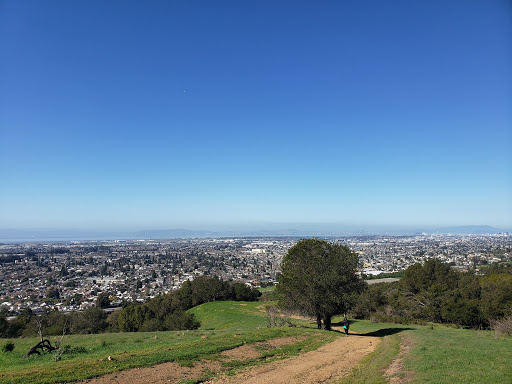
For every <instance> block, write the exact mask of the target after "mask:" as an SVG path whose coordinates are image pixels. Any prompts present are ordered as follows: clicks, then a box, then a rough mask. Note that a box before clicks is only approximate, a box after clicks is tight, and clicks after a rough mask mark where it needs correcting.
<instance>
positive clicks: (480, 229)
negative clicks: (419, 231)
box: [437, 225, 506, 235]
mask: <svg viewBox="0 0 512 384" xmlns="http://www.w3.org/2000/svg"><path fill="white" fill-rule="evenodd" d="M437 232H439V233H458V234H462V235H487V234H492V233H500V232H506V231H505V230H503V229H498V228H494V227H491V226H489V225H465V226H457V227H443V228H438V229H437Z"/></svg>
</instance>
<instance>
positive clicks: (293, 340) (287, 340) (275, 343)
mask: <svg viewBox="0 0 512 384" xmlns="http://www.w3.org/2000/svg"><path fill="white" fill-rule="evenodd" d="M304 340H306V337H298V336H295V337H280V338H278V339H271V340H267V341H264V342H261V343H258V344H257V345H262V346H264V347H268V348H281V347H285V346H287V345H292V344H297V343H300V342H301V341H304Z"/></svg>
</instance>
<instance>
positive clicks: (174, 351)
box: [0, 301, 339, 383]
mask: <svg viewBox="0 0 512 384" xmlns="http://www.w3.org/2000/svg"><path fill="white" fill-rule="evenodd" d="M260 306H261V303H257V302H233V301H223V302H211V303H206V304H203V305H200V306H198V307H195V308H193V309H192V310H191V311H190V313H192V314H194V316H195V317H196V318H197V319H198V320H199V321H200V322H201V324H202V326H201V328H200V329H198V330H194V331H190V330H184V331H177V332H169V331H168V332H137V333H133V332H131V333H109V334H98V335H66V336H65V338H64V341H63V344H65V345H69V347H66V346H65V347H64V348H63V349H62V350H61V351H60V352H63V353H60V352H59V351H56V352H54V353H48V354H43V355H41V356H30V357H28V358H27V359H23V355H24V354H25V353H26V351H27V350H28V349H30V347H32V346H33V345H34V344H36V343H37V342H38V341H39V340H38V339H37V338H23V339H16V340H15V341H14V343H15V349H14V351H12V352H9V353H2V354H0V382H2V383H53V382H65V381H77V380H82V379H85V378H88V377H93V376H98V375H101V374H105V373H109V372H116V371H120V370H124V369H129V368H134V367H139V366H150V365H154V364H158V363H163V362H169V361H175V362H179V363H180V364H191V363H193V362H194V361H198V360H201V359H217V358H218V354H219V353H220V352H221V351H223V350H227V349H232V348H236V347H238V346H241V345H244V344H253V343H256V342H261V341H265V340H269V339H274V338H278V337H287V336H301V338H304V337H303V336H305V339H304V340H302V341H300V342H298V343H296V344H294V345H289V346H285V347H283V348H278V349H275V350H272V351H262V355H261V357H260V358H256V359H253V360H252V361H246V362H244V365H247V364H257V363H260V362H261V361H263V360H265V361H267V360H268V359H273V358H276V359H280V358H283V357H285V356H290V355H293V354H297V353H299V352H300V351H307V350H310V349H314V348H318V347H319V346H320V345H322V344H324V343H326V342H329V341H332V340H334V338H335V337H339V334H337V333H334V332H326V331H318V330H316V329H314V328H299V327H291V328H289V327H286V328H268V327H267V326H266V320H265V317H264V315H265V313H264V311H262V310H261V308H260ZM296 322H297V324H308V322H301V321H299V320H297V321H296ZM5 342H6V340H0V344H4V343H5ZM109 356H111V357H112V359H111V360H109V359H108V357H109ZM226 369H233V367H226Z"/></svg>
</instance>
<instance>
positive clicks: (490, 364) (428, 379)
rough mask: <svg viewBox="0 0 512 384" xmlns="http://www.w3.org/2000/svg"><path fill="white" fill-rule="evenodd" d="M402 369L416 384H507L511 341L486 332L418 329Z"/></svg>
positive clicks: (511, 371)
mask: <svg viewBox="0 0 512 384" xmlns="http://www.w3.org/2000/svg"><path fill="white" fill-rule="evenodd" d="M410 335H411V338H412V342H413V345H414V348H413V349H412V350H411V352H410V353H409V354H408V355H407V356H406V358H405V366H406V368H407V369H410V370H412V371H413V372H414V378H415V382H417V383H440V384H441V383H510V382H511V380H512V365H511V364H510V362H511V361H512V339H511V338H496V337H495V336H494V333H493V332H490V331H475V330H464V329H453V328H447V327H441V326H436V327H430V328H428V327H421V328H419V329H417V330H415V331H412V332H410Z"/></svg>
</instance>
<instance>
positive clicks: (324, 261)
mask: <svg viewBox="0 0 512 384" xmlns="http://www.w3.org/2000/svg"><path fill="white" fill-rule="evenodd" d="M357 267H358V256H357V254H356V253H354V252H352V251H351V250H350V249H349V248H348V247H346V246H343V245H339V244H333V243H329V242H327V241H325V240H318V239H316V238H313V239H302V240H300V241H299V242H298V243H297V244H296V245H294V246H293V247H291V248H290V249H289V250H288V253H287V254H286V255H285V256H284V258H283V262H282V264H281V276H280V278H279V285H278V286H277V291H278V296H279V306H280V307H281V308H283V309H287V310H291V311H295V312H297V313H300V314H302V315H304V316H311V317H315V318H316V320H317V324H318V327H319V328H324V329H331V318H332V316H334V315H338V314H343V313H345V312H346V311H347V310H348V309H349V308H350V307H351V306H352V305H353V303H354V301H355V298H356V296H357V295H358V294H359V293H361V292H362V291H363V290H364V289H365V287H366V283H365V282H364V281H363V280H361V279H360V277H359V276H358V275H357V273H356V269H357ZM322 322H323V323H322Z"/></svg>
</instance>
